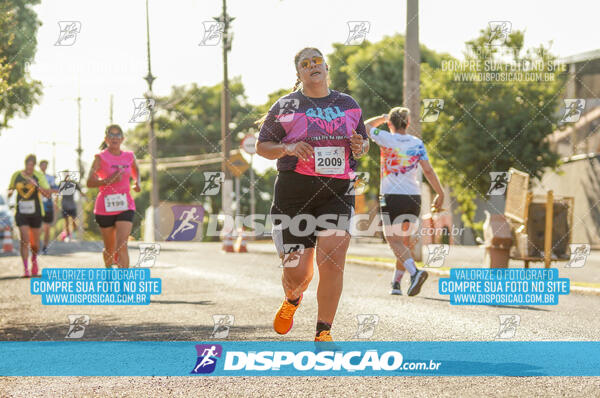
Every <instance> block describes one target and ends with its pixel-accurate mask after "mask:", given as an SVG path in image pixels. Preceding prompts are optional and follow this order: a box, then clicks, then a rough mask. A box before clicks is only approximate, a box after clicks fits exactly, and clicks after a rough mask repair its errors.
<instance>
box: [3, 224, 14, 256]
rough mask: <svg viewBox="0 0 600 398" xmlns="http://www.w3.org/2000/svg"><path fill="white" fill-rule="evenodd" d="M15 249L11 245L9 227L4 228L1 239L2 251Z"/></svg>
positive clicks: (7, 251) (10, 251)
mask: <svg viewBox="0 0 600 398" xmlns="http://www.w3.org/2000/svg"><path fill="white" fill-rule="evenodd" d="M14 251H15V247H14V245H13V240H12V233H11V231H10V227H6V228H4V236H3V239H2V252H4V253H12V252H14Z"/></svg>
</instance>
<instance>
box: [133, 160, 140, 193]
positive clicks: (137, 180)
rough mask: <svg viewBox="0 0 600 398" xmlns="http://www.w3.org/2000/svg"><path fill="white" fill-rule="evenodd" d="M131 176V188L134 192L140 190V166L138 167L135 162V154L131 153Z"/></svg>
mask: <svg viewBox="0 0 600 398" xmlns="http://www.w3.org/2000/svg"><path fill="white" fill-rule="evenodd" d="M131 171H132V173H131V176H132V177H133V178H134V179H135V185H134V186H133V190H134V191H135V192H140V191H141V188H140V168H139V167H138V164H137V159H136V158H135V155H133V165H132V168H131Z"/></svg>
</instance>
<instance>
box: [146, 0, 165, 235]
mask: <svg viewBox="0 0 600 398" xmlns="http://www.w3.org/2000/svg"><path fill="white" fill-rule="evenodd" d="M146 47H147V48H146V49H147V53H148V74H147V75H146V77H144V80H146V82H147V83H148V92H146V95H145V97H146V104H147V105H148V110H149V111H150V118H149V129H148V131H149V133H148V134H149V137H148V138H149V142H148V152H149V153H150V165H151V166H150V179H151V181H152V190H151V191H150V206H151V207H152V225H153V234H152V236H153V237H154V241H156V240H158V239H162V237H161V236H160V232H159V229H158V218H159V214H158V205H159V203H158V201H159V198H158V177H157V171H156V158H157V153H156V137H155V135H154V109H153V106H150V104H151V99H152V97H153V94H152V83H153V82H154V80H155V79H156V77H154V76H152V66H151V63H150V18H149V16H148V0H146Z"/></svg>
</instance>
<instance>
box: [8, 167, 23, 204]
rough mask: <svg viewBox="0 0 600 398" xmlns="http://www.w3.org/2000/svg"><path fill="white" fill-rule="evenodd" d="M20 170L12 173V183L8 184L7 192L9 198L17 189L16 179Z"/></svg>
mask: <svg viewBox="0 0 600 398" xmlns="http://www.w3.org/2000/svg"><path fill="white" fill-rule="evenodd" d="M19 173H20V171H15V172H14V173H13V175H12V177H10V183H9V184H8V190H7V192H6V196H7V199H9V198H10V197H11V196H12V194H13V192H14V191H15V188H16V187H15V180H16V179H17V176H18V175H19Z"/></svg>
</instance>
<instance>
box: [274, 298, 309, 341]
mask: <svg viewBox="0 0 600 398" xmlns="http://www.w3.org/2000/svg"><path fill="white" fill-rule="evenodd" d="M302 296H303V295H300V301H298V305H294V304H290V302H289V301H287V298H286V299H284V300H283V303H282V304H281V307H279V311H277V314H276V315H275V319H274V320H273V329H275V331H276V332H277V333H279V334H286V333H287V332H289V331H290V330H291V329H292V326H294V313H295V312H296V310H297V309H298V307H299V306H300V303H301V302H302Z"/></svg>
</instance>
